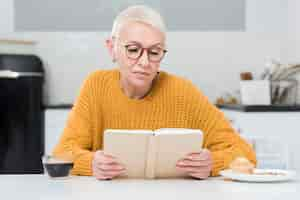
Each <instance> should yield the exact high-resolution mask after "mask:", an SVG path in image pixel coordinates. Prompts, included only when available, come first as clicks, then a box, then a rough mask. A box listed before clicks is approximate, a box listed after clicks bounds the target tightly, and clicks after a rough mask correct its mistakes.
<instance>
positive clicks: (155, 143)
mask: <svg viewBox="0 0 300 200" xmlns="http://www.w3.org/2000/svg"><path fill="white" fill-rule="evenodd" d="M201 147H202V132H201V130H196V129H183V128H163V129H157V130H154V131H152V130H122V129H107V130H105V131H104V145H103V149H104V152H105V153H107V154H110V155H112V156H115V157H117V158H118V159H119V160H120V162H121V163H123V164H124V165H125V166H126V175H125V176H127V177H130V178H172V177H182V176H184V174H183V173H182V172H179V171H178V170H176V163H177V161H178V160H179V159H182V158H183V157H184V156H185V155H187V154H188V153H192V152H199V151H200V150H201Z"/></svg>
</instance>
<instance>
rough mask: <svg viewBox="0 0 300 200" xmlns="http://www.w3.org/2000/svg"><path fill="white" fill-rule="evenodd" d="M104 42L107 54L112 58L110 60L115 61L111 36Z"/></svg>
mask: <svg viewBox="0 0 300 200" xmlns="http://www.w3.org/2000/svg"><path fill="white" fill-rule="evenodd" d="M105 43H106V48H107V50H108V53H109V55H110V56H111V58H112V61H113V62H115V61H116V55H115V50H114V41H113V39H112V38H109V39H107V40H106V41H105Z"/></svg>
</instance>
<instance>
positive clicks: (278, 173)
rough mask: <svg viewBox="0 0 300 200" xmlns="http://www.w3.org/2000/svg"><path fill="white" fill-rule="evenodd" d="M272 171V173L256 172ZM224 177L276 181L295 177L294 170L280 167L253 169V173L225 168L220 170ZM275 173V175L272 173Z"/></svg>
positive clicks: (240, 179)
mask: <svg viewBox="0 0 300 200" xmlns="http://www.w3.org/2000/svg"><path fill="white" fill-rule="evenodd" d="M258 173H273V174H258ZM220 174H221V175H222V176H224V177H225V178H229V179H232V180H237V181H246V182H278V181H288V180H292V179H294V178H295V177H296V173H295V171H289V170H281V169H255V170H254V173H253V174H244V173H239V172H234V171H232V170H231V169H226V170H223V171H221V172H220ZM274 174H275V175H274Z"/></svg>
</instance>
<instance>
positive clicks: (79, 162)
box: [53, 69, 256, 176]
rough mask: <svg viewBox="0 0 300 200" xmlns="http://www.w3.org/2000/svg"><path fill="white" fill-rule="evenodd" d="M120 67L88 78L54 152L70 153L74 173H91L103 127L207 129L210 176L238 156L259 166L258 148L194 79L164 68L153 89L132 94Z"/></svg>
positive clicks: (205, 130) (205, 143) (58, 153)
mask: <svg viewBox="0 0 300 200" xmlns="http://www.w3.org/2000/svg"><path fill="white" fill-rule="evenodd" d="M119 80H120V73H119V70H118V69H113V70H99V71H96V72H93V73H92V74H90V75H89V76H88V78H87V79H86V80H85V81H84V83H83V86H82V88H81V90H80V93H79V96H78V97H77V99H76V101H75V103H74V106H73V108H72V110H71V112H70V113H69V116H68V120H67V123H66V126H65V128H64V130H63V133H62V136H61V138H60V141H59V143H58V144H57V145H56V147H55V149H54V151H53V154H54V155H56V156H58V157H59V156H61V157H66V156H68V157H72V159H73V161H74V168H73V170H72V174H75V175H92V167H91V165H92V159H93V155H94V152H95V151H97V150H100V149H102V142H103V132H104V130H105V129H152V130H154V129H159V128H193V129H201V130H202V131H203V132H204V142H203V148H207V149H209V150H210V151H211V152H212V159H213V169H212V173H211V175H212V176H216V175H218V173H219V171H220V170H222V169H225V168H227V167H228V166H229V163H230V162H231V161H232V160H233V159H234V158H236V157H238V156H244V157H246V158H248V159H249V160H250V161H251V162H253V163H254V164H256V158H255V154H254V151H253V150H252V148H251V147H250V145H248V144H247V143H246V142H245V141H244V140H243V139H242V138H241V137H240V136H239V135H238V134H237V133H236V132H235V131H234V130H233V129H232V127H231V126H230V123H229V122H228V120H226V119H225V117H224V115H223V113H222V112H221V111H219V110H218V109H217V108H216V107H215V106H214V105H212V104H211V103H210V102H209V101H208V98H207V97H206V96H204V95H203V94H202V93H201V92H200V91H199V89H197V88H196V87H195V86H194V85H193V84H192V83H191V82H190V81H188V80H185V79H183V78H180V77H178V76H175V75H171V74H169V73H166V72H163V71H161V72H160V73H159V75H158V79H157V80H156V82H155V83H154V85H153V87H152V89H151V91H150V93H148V94H147V96H146V97H144V98H143V99H140V100H136V99H130V98H128V97H127V96H126V95H125V94H124V93H123V91H122V89H121V88H120V82H119Z"/></svg>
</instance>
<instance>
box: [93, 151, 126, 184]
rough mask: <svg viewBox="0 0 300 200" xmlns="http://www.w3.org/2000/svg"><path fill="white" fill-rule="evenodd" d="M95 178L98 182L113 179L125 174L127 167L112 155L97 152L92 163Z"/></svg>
mask: <svg viewBox="0 0 300 200" xmlns="http://www.w3.org/2000/svg"><path fill="white" fill-rule="evenodd" d="M92 170H93V176H94V177H96V178H97V179H98V180H109V179H113V178H115V177H117V176H119V175H121V174H124V173H125V171H126V170H125V166H124V165H122V164H121V163H120V162H119V161H117V159H116V158H115V157H113V156H111V155H107V154H104V152H103V151H96V152H95V154H94V159H93V161H92Z"/></svg>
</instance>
